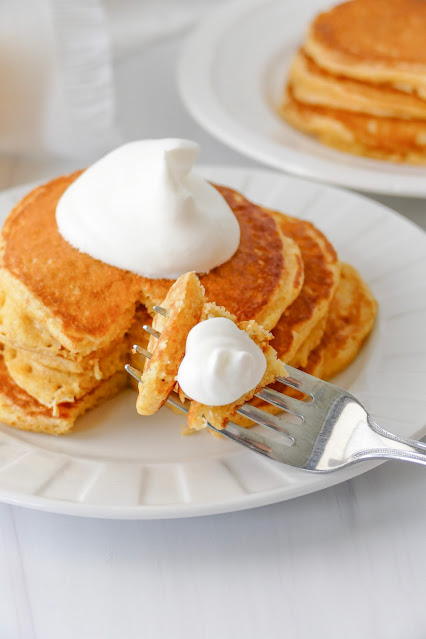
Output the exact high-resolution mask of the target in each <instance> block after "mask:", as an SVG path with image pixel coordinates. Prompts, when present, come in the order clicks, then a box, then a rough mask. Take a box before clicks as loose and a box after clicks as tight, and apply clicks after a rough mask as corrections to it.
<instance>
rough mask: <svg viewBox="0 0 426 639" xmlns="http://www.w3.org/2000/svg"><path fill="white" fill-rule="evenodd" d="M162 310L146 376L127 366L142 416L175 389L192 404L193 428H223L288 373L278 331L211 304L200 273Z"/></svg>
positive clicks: (184, 279) (186, 278)
mask: <svg viewBox="0 0 426 639" xmlns="http://www.w3.org/2000/svg"><path fill="white" fill-rule="evenodd" d="M156 310H157V312H158V315H157V317H156V318H155V319H154V322H153V325H152V328H150V329H148V330H149V331H150V332H153V334H152V336H151V338H150V341H149V345H148V350H147V351H145V355H146V357H147V361H146V363H145V367H144V371H143V373H140V372H139V371H137V370H135V369H134V368H132V367H128V371H129V372H130V373H131V374H133V375H135V376H136V377H137V378H138V379H139V393H138V398H137V403H136V408H137V410H138V412H139V413H140V414H141V415H151V414H152V413H154V412H155V411H156V410H158V409H159V408H160V407H161V406H162V405H163V404H164V403H165V402H166V401H167V400H168V398H169V396H170V394H171V393H172V391H173V390H175V391H177V392H178V393H179V397H180V400H181V401H182V402H186V401H187V400H189V411H188V425H189V427H190V428H193V429H195V430H199V429H201V428H204V427H205V426H206V425H207V422H209V423H210V424H212V425H213V426H214V427H215V428H218V429H221V428H224V427H225V426H226V424H227V422H228V421H229V419H231V418H232V417H233V415H235V413H236V411H237V409H238V408H239V407H240V406H242V405H243V404H244V403H245V402H246V401H248V400H250V399H251V398H252V397H253V396H254V395H255V393H256V392H258V391H259V390H260V389H261V388H263V387H264V386H266V385H268V384H270V383H272V382H274V381H275V380H276V379H277V377H280V376H284V375H285V367H284V364H283V363H282V362H281V361H280V360H278V359H277V354H276V351H275V350H274V349H273V348H272V347H271V346H270V344H269V341H270V340H271V339H272V335H271V333H269V332H268V331H266V330H265V329H264V328H263V327H262V326H260V325H259V324H257V322H255V321H254V320H249V321H247V322H237V321H236V317H235V315H232V313H229V312H228V311H227V310H226V309H225V308H223V307H219V306H217V305H216V304H214V303H211V302H208V301H207V299H206V296H205V292H204V289H203V287H202V285H201V284H200V282H199V279H198V278H197V276H196V275H195V274H194V273H187V274H185V275H182V276H181V277H180V278H179V279H178V280H177V281H176V282H175V284H174V285H173V286H172V287H171V289H170V291H169V293H168V295H167V297H166V299H165V300H164V301H163V302H162V304H161V306H160V307H157V309H156ZM134 348H135V349H136V350H141V349H138V347H137V345H135V347H134ZM142 352H144V351H142Z"/></svg>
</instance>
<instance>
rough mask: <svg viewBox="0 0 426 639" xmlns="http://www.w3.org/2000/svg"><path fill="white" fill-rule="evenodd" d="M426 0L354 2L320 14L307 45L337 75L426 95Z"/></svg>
mask: <svg viewBox="0 0 426 639" xmlns="http://www.w3.org/2000/svg"><path fill="white" fill-rule="evenodd" d="M425 33H426V3H425V2H424V0H351V1H349V2H345V3H343V4H340V5H337V6H336V7H333V8H332V9H330V10H329V11H326V12H324V13H321V14H319V15H318V16H317V17H316V19H315V20H314V21H313V23H312V25H311V27H310V29H309V32H308V35H307V38H306V43H305V48H306V51H307V52H308V54H309V55H310V56H311V57H312V58H313V59H314V60H315V61H316V63H317V64H318V65H319V66H321V67H323V68H324V69H327V70H329V71H331V72H333V73H341V74H343V75H345V76H348V77H352V78H358V79H361V80H368V81H371V82H377V83H388V84H391V85H393V86H397V87H399V88H405V89H406V90H407V91H411V90H412V91H416V92H417V93H418V94H419V95H421V96H422V97H426V49H425V46H424V43H425Z"/></svg>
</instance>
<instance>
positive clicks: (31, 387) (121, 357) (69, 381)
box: [3, 340, 129, 414]
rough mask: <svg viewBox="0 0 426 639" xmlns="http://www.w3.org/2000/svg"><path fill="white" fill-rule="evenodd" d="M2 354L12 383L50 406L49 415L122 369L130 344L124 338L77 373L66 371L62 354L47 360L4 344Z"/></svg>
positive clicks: (72, 363) (65, 362)
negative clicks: (92, 364) (51, 410)
mask: <svg viewBox="0 0 426 639" xmlns="http://www.w3.org/2000/svg"><path fill="white" fill-rule="evenodd" d="M3 357H4V363H5V365H6V368H7V370H8V373H9V375H10V376H11V378H12V379H13V381H14V382H15V384H17V385H18V386H19V387H20V388H22V389H23V390H25V391H26V392H27V393H28V394H29V395H31V397H34V399H36V400H37V401H38V402H40V404H43V405H44V406H46V407H48V408H52V409H53V413H52V414H57V406H58V404H63V403H67V404H69V403H72V402H74V401H75V400H77V399H81V398H82V397H84V395H87V393H89V392H90V391H91V390H92V389H93V388H95V387H96V386H98V385H99V383H100V381H102V380H105V379H108V378H110V377H112V375H114V374H115V373H117V372H118V371H122V370H123V369H124V365H125V364H126V363H127V362H128V361H129V345H128V343H127V340H123V341H122V342H121V343H119V344H118V345H116V346H115V348H114V349H111V351H110V352H109V353H108V354H107V355H105V356H104V357H102V358H100V359H99V361H98V362H97V363H96V365H94V366H88V367H87V368H86V369H83V368H82V369H81V370H80V371H79V372H75V371H70V370H67V369H66V364H67V360H65V359H64V358H63V357H57V358H56V359H53V358H51V360H47V361H46V359H44V360H43V358H41V357H40V354H39V353H34V352H31V351H25V350H23V349H15V348H12V347H10V346H6V347H5V349H4V352H3ZM70 364H71V368H72V367H73V365H74V362H72V361H71V362H70Z"/></svg>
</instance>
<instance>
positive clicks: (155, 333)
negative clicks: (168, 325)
mask: <svg viewBox="0 0 426 639" xmlns="http://www.w3.org/2000/svg"><path fill="white" fill-rule="evenodd" d="M142 328H143V330H144V331H145V332H146V333H149V334H150V335H152V336H153V337H156V338H157V339H158V338H159V337H160V335H161V333H159V332H158V331H156V330H155V328H152V326H148V324H144V325H143V326H142Z"/></svg>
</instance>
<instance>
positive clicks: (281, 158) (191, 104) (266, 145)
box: [176, 0, 426, 198]
mask: <svg viewBox="0 0 426 639" xmlns="http://www.w3.org/2000/svg"><path fill="white" fill-rule="evenodd" d="M286 1H287V3H288V4H290V3H291V0H286ZM311 1H312V0H311ZM266 4H268V5H274V4H280V5H282V4H283V0H248V1H247V0H234V1H233V2H232V3H231V4H228V5H226V6H221V7H218V8H216V9H215V10H214V11H212V12H211V13H210V14H209V16H208V17H207V18H205V19H203V20H202V21H200V23H198V25H197V26H196V27H195V28H194V29H193V30H192V31H191V32H190V34H189V35H188V36H187V39H186V41H185V43H184V45H183V47H182V50H181V52H180V56H179V59H178V64H177V69H176V82H177V88H178V92H179V94H180V97H181V100H182V102H183V104H184V105H185V107H186V108H187V110H188V112H189V113H190V114H191V115H192V117H193V118H194V119H195V120H196V121H197V122H198V124H200V125H201V126H202V127H203V128H204V129H205V130H207V131H208V132H209V133H210V134H212V135H213V136H215V137H216V138H217V139H219V140H220V141H221V142H223V143H224V144H225V145H227V146H229V147H231V148H233V149H234V150H236V151H238V152H240V153H243V154H244V155H246V156H247V157H249V158H251V159H253V160H256V161H258V162H262V163H264V164H266V165H267V166H268V167H271V168H272V169H278V170H281V171H285V172H288V173H289V174H291V175H294V176H296V177H300V178H305V179H309V180H313V181H315V182H319V183H324V184H331V185H333V186H337V187H344V188H350V189H354V190H360V191H364V192H367V193H377V194H382V195H393V196H404V197H414V198H416V197H426V167H425V175H424V176H423V175H398V174H391V173H387V172H386V171H383V172H382V171H381V170H380V166H381V165H382V166H383V167H385V166H389V163H387V162H385V161H380V160H374V159H371V158H360V157H358V156H354V159H355V157H356V158H357V159H358V160H365V161H366V162H369V163H374V165H375V167H376V168H375V170H374V172H372V173H371V174H370V170H369V169H368V166H366V167H365V168H363V167H351V166H347V167H346V166H345V167H342V166H341V165H339V162H338V158H337V159H336V161H333V160H329V159H325V158H319V157H316V156H314V155H312V154H309V153H308V152H303V151H299V150H296V149H292V148H291V147H289V146H287V145H281V144H279V143H278V142H273V141H272V140H269V139H268V138H267V137H266V136H263V135H261V134H259V133H255V132H252V131H251V130H250V128H249V127H247V126H245V125H242V124H241V123H240V122H239V121H238V120H236V119H235V118H233V117H232V116H231V115H230V114H228V112H227V111H226V110H225V109H224V108H223V107H222V106H221V104H220V101H219V99H218V96H217V94H216V92H215V91H214V89H213V86H212V82H211V76H212V74H211V65H212V62H213V59H214V55H215V50H216V47H217V45H218V42H219V39H220V38H221V37H222V36H223V35H224V34H225V32H226V31H227V30H229V26H230V22H231V21H234V22H235V21H236V20H237V19H238V18H243V17H244V16H245V15H247V14H248V13H249V12H251V11H252V10H253V9H258V8H260V7H261V6H262V5H266ZM326 6H327V5H326V3H325V2H324V7H323V8H326ZM330 150H332V151H334V152H336V153H342V155H343V156H344V157H345V158H348V156H349V157H350V155H351V154H348V153H343V152H339V151H337V150H336V149H330ZM404 167H405V168H408V169H410V168H411V167H410V166H409V165H404ZM336 168H338V169H339V170H338V171H337V173H336V172H335V170H336ZM415 168H417V169H419V167H415V166H413V169H415ZM333 170H334V172H333ZM330 176H331V177H330Z"/></svg>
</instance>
